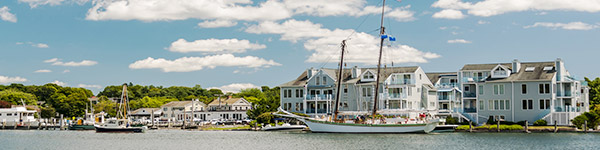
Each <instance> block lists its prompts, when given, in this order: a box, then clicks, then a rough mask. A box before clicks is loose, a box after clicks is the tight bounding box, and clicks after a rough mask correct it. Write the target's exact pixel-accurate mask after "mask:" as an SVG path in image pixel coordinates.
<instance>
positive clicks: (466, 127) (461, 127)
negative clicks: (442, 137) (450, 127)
mask: <svg viewBox="0 0 600 150" xmlns="http://www.w3.org/2000/svg"><path fill="white" fill-rule="evenodd" d="M456 130H469V125H460V126H458V127H456Z"/></svg>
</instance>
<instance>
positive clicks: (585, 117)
mask: <svg viewBox="0 0 600 150" xmlns="http://www.w3.org/2000/svg"><path fill="white" fill-rule="evenodd" d="M585 121H587V127H588V128H589V129H594V130H596V127H597V126H598V122H600V116H598V114H596V113H593V112H585V113H583V114H581V115H579V116H577V117H575V118H573V120H571V122H572V123H573V124H575V126H576V127H577V128H579V129H583V124H584V123H585Z"/></svg>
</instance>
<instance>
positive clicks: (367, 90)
mask: <svg viewBox="0 0 600 150" xmlns="http://www.w3.org/2000/svg"><path fill="white" fill-rule="evenodd" d="M362 96H363V97H371V96H373V90H371V88H370V87H368V88H362Z"/></svg>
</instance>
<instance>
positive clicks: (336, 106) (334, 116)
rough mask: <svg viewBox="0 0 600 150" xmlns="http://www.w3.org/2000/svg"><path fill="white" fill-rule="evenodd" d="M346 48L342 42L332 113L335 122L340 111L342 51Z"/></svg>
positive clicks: (343, 41) (344, 42) (342, 70)
mask: <svg viewBox="0 0 600 150" xmlns="http://www.w3.org/2000/svg"><path fill="white" fill-rule="evenodd" d="M345 48H346V40H342V56H341V58H340V69H339V73H338V78H337V80H338V83H337V93H336V94H335V111H333V112H334V113H333V114H334V115H333V120H337V116H338V112H339V110H340V108H339V107H340V90H341V88H342V86H341V85H342V80H343V79H342V73H343V72H344V67H343V64H344V50H345Z"/></svg>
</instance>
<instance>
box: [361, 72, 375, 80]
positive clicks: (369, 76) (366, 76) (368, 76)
mask: <svg viewBox="0 0 600 150" xmlns="http://www.w3.org/2000/svg"><path fill="white" fill-rule="evenodd" d="M363 78H364V79H375V76H374V75H373V74H372V73H371V72H367V73H365V75H364V76H363Z"/></svg>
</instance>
